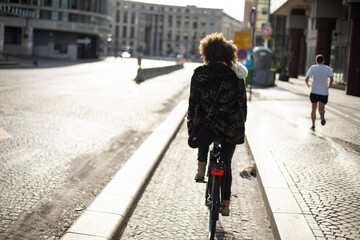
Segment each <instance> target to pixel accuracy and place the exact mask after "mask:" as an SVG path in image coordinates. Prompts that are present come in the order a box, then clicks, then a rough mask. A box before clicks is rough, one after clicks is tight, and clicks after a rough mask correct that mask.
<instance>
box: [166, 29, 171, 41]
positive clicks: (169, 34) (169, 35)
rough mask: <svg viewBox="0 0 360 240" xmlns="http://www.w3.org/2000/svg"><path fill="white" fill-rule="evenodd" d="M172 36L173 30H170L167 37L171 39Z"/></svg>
mask: <svg viewBox="0 0 360 240" xmlns="http://www.w3.org/2000/svg"><path fill="white" fill-rule="evenodd" d="M171 37H172V32H171V31H168V34H167V39H168V40H169V41H171Z"/></svg>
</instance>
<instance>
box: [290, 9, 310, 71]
mask: <svg viewBox="0 0 360 240" xmlns="http://www.w3.org/2000/svg"><path fill="white" fill-rule="evenodd" d="M287 28H288V29H289V35H290V52H291V54H292V59H291V63H290V67H289V75H290V77H293V78H297V77H298V75H299V74H303V73H304V69H305V60H306V43H305V35H304V32H305V29H306V28H307V17H306V16H305V10H304V9H292V10H291V15H290V16H288V19H287Z"/></svg>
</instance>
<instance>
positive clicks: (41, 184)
mask: <svg viewBox="0 0 360 240" xmlns="http://www.w3.org/2000/svg"><path fill="white" fill-rule="evenodd" d="M163 64H164V62H157V61H150V60H147V61H146V60H145V61H143V66H146V67H152V66H159V65H163ZM195 66H196V65H195V64H186V65H185V68H184V69H182V70H179V71H176V72H174V73H171V74H167V75H163V76H160V77H156V78H153V79H151V80H147V81H145V82H143V83H141V84H136V83H135V82H134V81H133V79H134V78H135V74H136V70H137V60H136V59H117V60H115V59H107V60H105V61H98V62H90V63H82V64H72V63H70V64H69V63H64V62H60V63H59V62H58V63H57V62H47V63H44V64H42V68H24V69H21V68H17V69H1V70H0V73H1V74H0V182H1V184H0V192H1V196H0V206H1V208H0V238H1V239H58V238H59V237H60V236H61V235H63V234H64V232H65V231H66V230H67V229H68V228H69V227H70V226H71V224H72V223H73V222H74V221H75V220H76V218H77V217H78V216H79V215H80V214H81V213H82V211H83V210H84V209H85V208H86V207H87V206H88V204H89V203H91V202H92V200H93V199H94V197H95V196H96V195H97V194H98V193H99V192H100V191H101V189H102V188H103V187H104V186H105V185H106V183H107V182H108V181H109V180H110V179H111V176H112V175H113V174H114V173H116V172H117V171H118V170H119V169H120V168H121V166H122V165H123V163H124V162H125V161H126V159H128V158H129V157H130V156H131V155H132V153H133V152H134V151H135V150H136V149H137V147H139V146H140V145H141V143H142V142H143V141H144V140H145V139H146V137H147V136H149V134H150V133H151V132H152V131H153V130H154V129H156V127H157V126H158V125H159V124H160V123H161V122H162V121H163V120H164V119H165V118H166V116H167V114H168V113H169V112H170V111H171V110H172V109H173V107H174V106H176V104H177V103H178V102H179V101H180V100H181V99H184V98H187V95H188V88H189V82H190V77H191V74H192V72H193V69H194V68H195Z"/></svg>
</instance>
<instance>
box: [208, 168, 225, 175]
mask: <svg viewBox="0 0 360 240" xmlns="http://www.w3.org/2000/svg"><path fill="white" fill-rule="evenodd" d="M211 175H213V176H222V175H224V170H222V169H213V170H211Z"/></svg>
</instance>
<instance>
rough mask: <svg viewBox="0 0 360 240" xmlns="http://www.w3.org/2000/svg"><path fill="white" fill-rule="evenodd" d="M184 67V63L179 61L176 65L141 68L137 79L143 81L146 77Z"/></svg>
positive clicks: (138, 81)
mask: <svg viewBox="0 0 360 240" xmlns="http://www.w3.org/2000/svg"><path fill="white" fill-rule="evenodd" d="M182 68H184V64H183V63H177V64H175V65H170V66H165V67H154V68H139V69H138V72H137V75H136V77H135V81H136V82H137V83H140V82H143V81H145V80H146V79H149V78H153V77H157V76H160V75H163V74H167V73H171V72H173V71H176V70H179V69H182Z"/></svg>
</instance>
